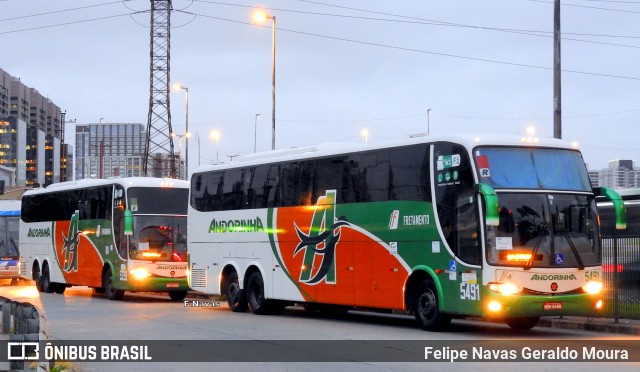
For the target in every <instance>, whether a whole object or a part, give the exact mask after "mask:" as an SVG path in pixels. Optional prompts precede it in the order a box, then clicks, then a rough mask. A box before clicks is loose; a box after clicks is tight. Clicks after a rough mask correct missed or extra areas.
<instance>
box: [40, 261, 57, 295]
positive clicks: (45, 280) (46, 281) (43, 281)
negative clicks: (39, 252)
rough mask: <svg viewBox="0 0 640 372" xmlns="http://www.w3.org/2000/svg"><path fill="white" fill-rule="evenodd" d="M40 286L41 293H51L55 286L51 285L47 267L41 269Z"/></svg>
mask: <svg viewBox="0 0 640 372" xmlns="http://www.w3.org/2000/svg"><path fill="white" fill-rule="evenodd" d="M40 286H41V287H42V292H44V293H53V289H54V287H55V284H53V283H51V277H50V276H49V266H48V265H44V267H43V268H42V276H40Z"/></svg>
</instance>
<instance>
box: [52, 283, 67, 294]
mask: <svg viewBox="0 0 640 372" xmlns="http://www.w3.org/2000/svg"><path fill="white" fill-rule="evenodd" d="M66 289H67V286H66V285H64V284H62V283H56V284H55V286H54V288H53V291H54V292H55V293H59V294H63V293H64V291H65V290H66Z"/></svg>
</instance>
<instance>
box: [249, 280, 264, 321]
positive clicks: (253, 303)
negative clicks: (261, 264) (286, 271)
mask: <svg viewBox="0 0 640 372" xmlns="http://www.w3.org/2000/svg"><path fill="white" fill-rule="evenodd" d="M247 302H248V303H249V309H251V312H252V313H254V314H258V315H264V314H267V313H268V303H267V300H266V299H265V298H264V281H263V280H262V274H260V273H259V272H257V271H256V272H255V273H253V274H251V275H250V276H249V282H248V283H247Z"/></svg>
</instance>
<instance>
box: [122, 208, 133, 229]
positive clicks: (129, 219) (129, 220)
mask: <svg viewBox="0 0 640 372" xmlns="http://www.w3.org/2000/svg"><path fill="white" fill-rule="evenodd" d="M124 234H125V235H133V214H132V213H131V211H130V210H129V209H126V210H125V211H124Z"/></svg>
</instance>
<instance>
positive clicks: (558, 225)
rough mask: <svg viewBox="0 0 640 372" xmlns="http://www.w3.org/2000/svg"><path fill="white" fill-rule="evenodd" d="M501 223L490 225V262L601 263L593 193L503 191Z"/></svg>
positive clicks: (562, 265)
mask: <svg viewBox="0 0 640 372" xmlns="http://www.w3.org/2000/svg"><path fill="white" fill-rule="evenodd" d="M498 200H499V220H500V224H499V225H498V226H487V238H488V242H487V243H488V244H487V246H488V247H489V249H488V257H487V260H488V262H489V263H490V264H493V265H501V266H520V267H524V268H532V267H533V268H566V267H571V268H576V267H578V268H580V267H581V268H584V267H588V266H597V265H599V264H600V262H601V261H600V243H599V239H598V231H597V228H598V227H597V222H596V216H597V213H596V205H595V200H594V197H593V196H587V195H569V194H533V195H532V194H524V193H499V195H498Z"/></svg>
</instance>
